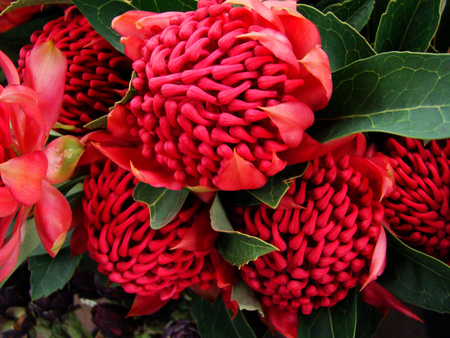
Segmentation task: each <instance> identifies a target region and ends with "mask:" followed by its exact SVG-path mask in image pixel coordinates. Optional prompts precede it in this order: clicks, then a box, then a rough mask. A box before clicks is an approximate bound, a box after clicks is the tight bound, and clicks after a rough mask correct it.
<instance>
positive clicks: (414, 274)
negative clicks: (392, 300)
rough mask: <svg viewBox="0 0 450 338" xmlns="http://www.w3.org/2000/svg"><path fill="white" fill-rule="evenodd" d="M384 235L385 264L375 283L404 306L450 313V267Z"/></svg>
mask: <svg viewBox="0 0 450 338" xmlns="http://www.w3.org/2000/svg"><path fill="white" fill-rule="evenodd" d="M386 234H387V237H388V250H387V264H386V269H385V271H384V272H383V274H382V275H381V276H380V277H379V278H378V279H377V282H378V283H379V284H380V285H381V286H383V287H384V288H386V289H387V290H389V291H391V292H392V293H393V294H394V295H396V296H397V297H398V298H400V299H402V300H404V301H405V302H407V303H410V304H413V305H417V306H420V307H422V308H425V309H429V310H433V311H436V312H441V313H443V312H445V313H450V267H449V266H448V265H447V264H444V263H443V262H441V261H439V260H437V259H435V258H433V257H430V256H428V255H426V254H424V253H421V252H419V251H417V250H414V249H412V248H410V247H409V246H407V245H406V244H404V243H403V242H402V241H400V240H399V239H398V238H397V237H395V236H394V235H393V234H391V233H390V232H389V231H386Z"/></svg>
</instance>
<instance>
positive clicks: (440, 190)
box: [383, 138, 450, 264]
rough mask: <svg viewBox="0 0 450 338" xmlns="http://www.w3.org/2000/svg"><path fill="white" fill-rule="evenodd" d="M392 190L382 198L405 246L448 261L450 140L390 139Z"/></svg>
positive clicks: (390, 219) (449, 232) (396, 232)
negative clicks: (393, 189)
mask: <svg viewBox="0 0 450 338" xmlns="http://www.w3.org/2000/svg"><path fill="white" fill-rule="evenodd" d="M386 155H388V156H389V158H390V163H391V165H392V168H393V169H394V173H395V182H396V188H395V192H394V193H393V194H391V195H390V196H389V197H388V198H385V199H384V200H383V204H384V207H385V210H386V220H387V223H388V225H389V227H390V228H391V230H392V231H393V232H394V233H395V234H396V235H397V236H398V237H400V238H401V239H402V240H403V241H404V242H405V243H407V244H408V245H410V246H412V247H414V248H416V249H418V250H420V251H423V252H425V253H427V254H428V255H431V256H434V257H436V258H439V259H441V260H442V261H444V262H446V263H447V264H450V209H449V200H450V140H449V139H447V140H441V141H430V142H428V143H426V144H425V143H424V142H423V141H420V140H414V139H410V138H398V139H394V138H390V139H388V141H387V142H386Z"/></svg>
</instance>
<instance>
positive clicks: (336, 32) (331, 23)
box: [297, 5, 375, 72]
mask: <svg viewBox="0 0 450 338" xmlns="http://www.w3.org/2000/svg"><path fill="white" fill-rule="evenodd" d="M297 10H298V11H299V12H300V13H301V14H303V15H304V16H306V17H307V18H308V19H309V20H311V21H312V22H314V24H315V25H316V26H317V28H318V29H319V33H320V38H321V42H322V49H323V50H324V51H325V52H326V53H327V55H328V59H329V60H330V67H331V71H332V72H334V71H336V70H338V69H340V68H342V67H345V66H347V65H349V64H351V63H352V62H354V61H357V60H360V59H365V58H367V57H369V56H372V55H375V51H374V50H373V49H372V47H371V46H370V45H369V44H368V43H367V41H366V40H365V39H364V37H363V36H362V35H360V34H359V33H358V32H357V31H356V30H355V29H354V28H353V27H351V26H350V25H349V24H348V23H345V22H342V21H341V20H339V19H338V18H337V17H336V16H335V15H334V14H333V13H332V12H328V13H327V14H323V13H321V12H320V11H318V10H317V9H315V8H314V7H310V6H306V5H298V6H297Z"/></svg>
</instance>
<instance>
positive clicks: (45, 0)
mask: <svg viewBox="0 0 450 338" xmlns="http://www.w3.org/2000/svg"><path fill="white" fill-rule="evenodd" d="M59 4H67V5H70V4H72V0H17V1H12V2H11V4H10V5H9V6H8V7H6V8H5V9H4V10H3V12H1V13H0V15H3V14H5V13H7V12H9V11H12V10H14V9H17V8H21V7H28V6H36V5H59Z"/></svg>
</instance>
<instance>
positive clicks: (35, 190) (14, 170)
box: [0, 151, 47, 205]
mask: <svg viewBox="0 0 450 338" xmlns="http://www.w3.org/2000/svg"><path fill="white" fill-rule="evenodd" d="M31 168H32V170H30V169H31ZM46 172H47V158H46V157H45V155H44V153H43V152H42V151H34V152H32V153H29V154H25V155H23V156H21V157H17V158H13V159H11V160H9V161H7V162H4V163H2V164H0V173H1V174H2V180H3V183H4V184H5V186H6V187H7V188H8V189H9V191H10V192H11V195H12V196H13V197H14V198H15V199H16V200H17V202H19V203H20V204H23V205H32V204H34V203H36V201H37V200H38V199H39V198H40V197H41V193H42V181H43V179H44V177H45V173H46Z"/></svg>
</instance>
